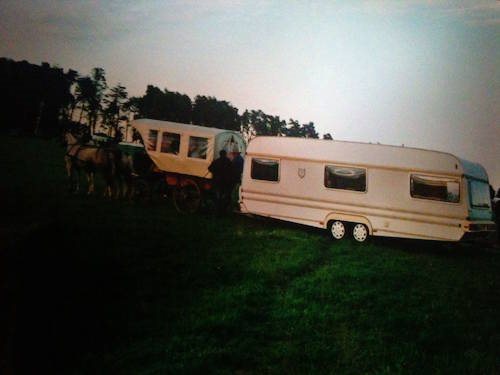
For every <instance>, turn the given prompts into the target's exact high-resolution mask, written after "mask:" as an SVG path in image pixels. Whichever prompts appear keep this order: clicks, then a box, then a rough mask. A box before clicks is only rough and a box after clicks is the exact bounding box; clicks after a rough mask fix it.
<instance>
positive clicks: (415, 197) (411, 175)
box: [408, 172, 463, 206]
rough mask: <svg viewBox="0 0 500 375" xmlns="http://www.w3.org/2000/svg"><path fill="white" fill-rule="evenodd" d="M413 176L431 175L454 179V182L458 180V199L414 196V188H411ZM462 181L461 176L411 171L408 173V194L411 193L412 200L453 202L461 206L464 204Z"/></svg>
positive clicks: (431, 176)
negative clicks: (454, 200)
mask: <svg viewBox="0 0 500 375" xmlns="http://www.w3.org/2000/svg"><path fill="white" fill-rule="evenodd" d="M413 176H418V177H424V178H425V177H429V178H440V179H443V180H453V182H456V183H457V184H458V200H457V201H456V202H453V201H446V200H442V199H432V198H425V197H418V196H414V195H413V194H412V189H411V182H412V177H413ZM462 185H463V184H462V181H461V179H460V178H459V177H457V176H445V175H437V174H431V173H425V172H423V173H422V172H410V173H409V174H408V194H409V195H410V199H412V200H417V201H424V202H435V203H440V204H451V205H454V206H459V205H461V204H462V196H463V194H462V188H463V186H462Z"/></svg>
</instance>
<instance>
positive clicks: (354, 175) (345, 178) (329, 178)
mask: <svg viewBox="0 0 500 375" xmlns="http://www.w3.org/2000/svg"><path fill="white" fill-rule="evenodd" d="M325 186H326V187H327V188H332V189H343V190H352V191H366V170H365V169H363V168H354V167H343V166H340V165H327V166H326V167H325Z"/></svg>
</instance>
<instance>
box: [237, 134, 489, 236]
mask: <svg viewBox="0 0 500 375" xmlns="http://www.w3.org/2000/svg"><path fill="white" fill-rule="evenodd" d="M240 209H241V212H242V213H248V214H255V215H260V216H267V217H272V218H277V219H281V220H286V221H291V222H296V223H300V224H305V225H310V226H314V227H319V228H327V229H328V230H329V231H330V232H331V234H332V236H333V237H334V238H336V239H341V238H343V237H344V236H345V235H347V234H349V235H352V236H353V237H354V239H355V240H357V241H359V242H363V241H364V240H366V238H367V237H368V236H369V235H373V236H387V237H404V238H416V239H427V240H441V241H458V240H460V239H462V238H467V237H476V236H477V235H486V236H487V235H489V234H491V232H493V231H494V230H495V224H494V222H493V221H492V210H491V202H490V196H489V183H488V175H487V174H486V171H485V170H484V168H483V167H482V166H481V165H479V164H476V163H472V162H469V161H466V160H463V159H460V158H458V157H456V156H454V155H451V154H447V153H443V152H437V151H430V150H422V149H416V148H409V147H397V146H387V145H380V144H369V143H357V142H342V141H331V140H317V139H304V138H290V137H256V138H254V139H253V140H252V141H251V142H250V143H249V145H248V148H247V153H246V157H245V166H244V171H243V178H242V185H241V187H240Z"/></svg>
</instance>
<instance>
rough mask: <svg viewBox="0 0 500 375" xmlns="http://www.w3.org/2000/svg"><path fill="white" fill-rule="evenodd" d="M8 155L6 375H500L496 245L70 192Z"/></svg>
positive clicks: (37, 164) (44, 148)
mask: <svg viewBox="0 0 500 375" xmlns="http://www.w3.org/2000/svg"><path fill="white" fill-rule="evenodd" d="M0 142H1V144H2V147H1V148H0V166H1V170H2V174H1V180H0V181H1V183H0V189H1V190H0V193H1V196H0V202H1V211H0V212H1V213H0V215H1V217H0V218H1V222H2V224H1V225H2V226H1V232H0V233H1V234H0V235H1V238H0V239H1V253H0V282H1V289H0V293H1V295H0V297H1V300H0V309H1V312H0V317H1V318H2V319H1V320H0V337H1V338H2V339H3V340H2V342H1V343H0V354H1V355H2V362H1V363H0V366H1V367H0V373H5V374H9V373H16V374H17V373H19V374H24V373H26V374H41V373H61V374H100V373H102V374H111V373H120V374H138V373H140V374H163V373H173V374H180V373H222V374H225V373H227V374H262V373H276V374H302V373H332V374H408V373H409V374H413V373H422V374H430V373H432V374H498V373H500V252H499V250H498V248H486V247H484V246H483V247H481V246H477V245H476V246H472V245H463V244H436V243H430V242H422V241H402V240H390V239H373V240H372V241H370V243H369V244H366V245H358V244H355V243H353V242H351V241H349V240H344V241H342V242H333V241H332V240H330V238H329V236H328V235H327V234H326V233H325V232H323V231H319V230H315V229H309V228H306V227H301V226H295V225H290V224H286V223H283V222H277V221H271V220H263V219H255V218H248V217H243V216H239V215H236V214H232V215H229V216H227V217H222V218H218V217H215V216H213V215H212V214H210V213H202V214H198V215H194V216H182V215H179V214H177V213H176V212H175V210H174V209H173V206H172V204H170V203H169V202H168V201H162V200H160V199H156V200H154V201H153V202H152V203H148V202H127V201H118V200H107V199H104V198H101V197H100V196H95V197H86V196H84V195H71V194H69V193H67V191H66V187H67V185H66V180H65V175H64V167H63V162H62V161H63V155H64V151H63V149H62V147H61V146H59V145H58V144H57V143H56V142H55V141H48V140H41V139H33V138H20V137H8V136H1V137H0Z"/></svg>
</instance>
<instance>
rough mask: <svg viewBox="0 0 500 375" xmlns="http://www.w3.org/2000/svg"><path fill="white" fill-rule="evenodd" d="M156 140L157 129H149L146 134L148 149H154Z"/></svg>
mask: <svg viewBox="0 0 500 375" xmlns="http://www.w3.org/2000/svg"><path fill="white" fill-rule="evenodd" d="M157 141H158V130H150V131H149V134H148V145H147V147H148V151H156V144H157Z"/></svg>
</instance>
